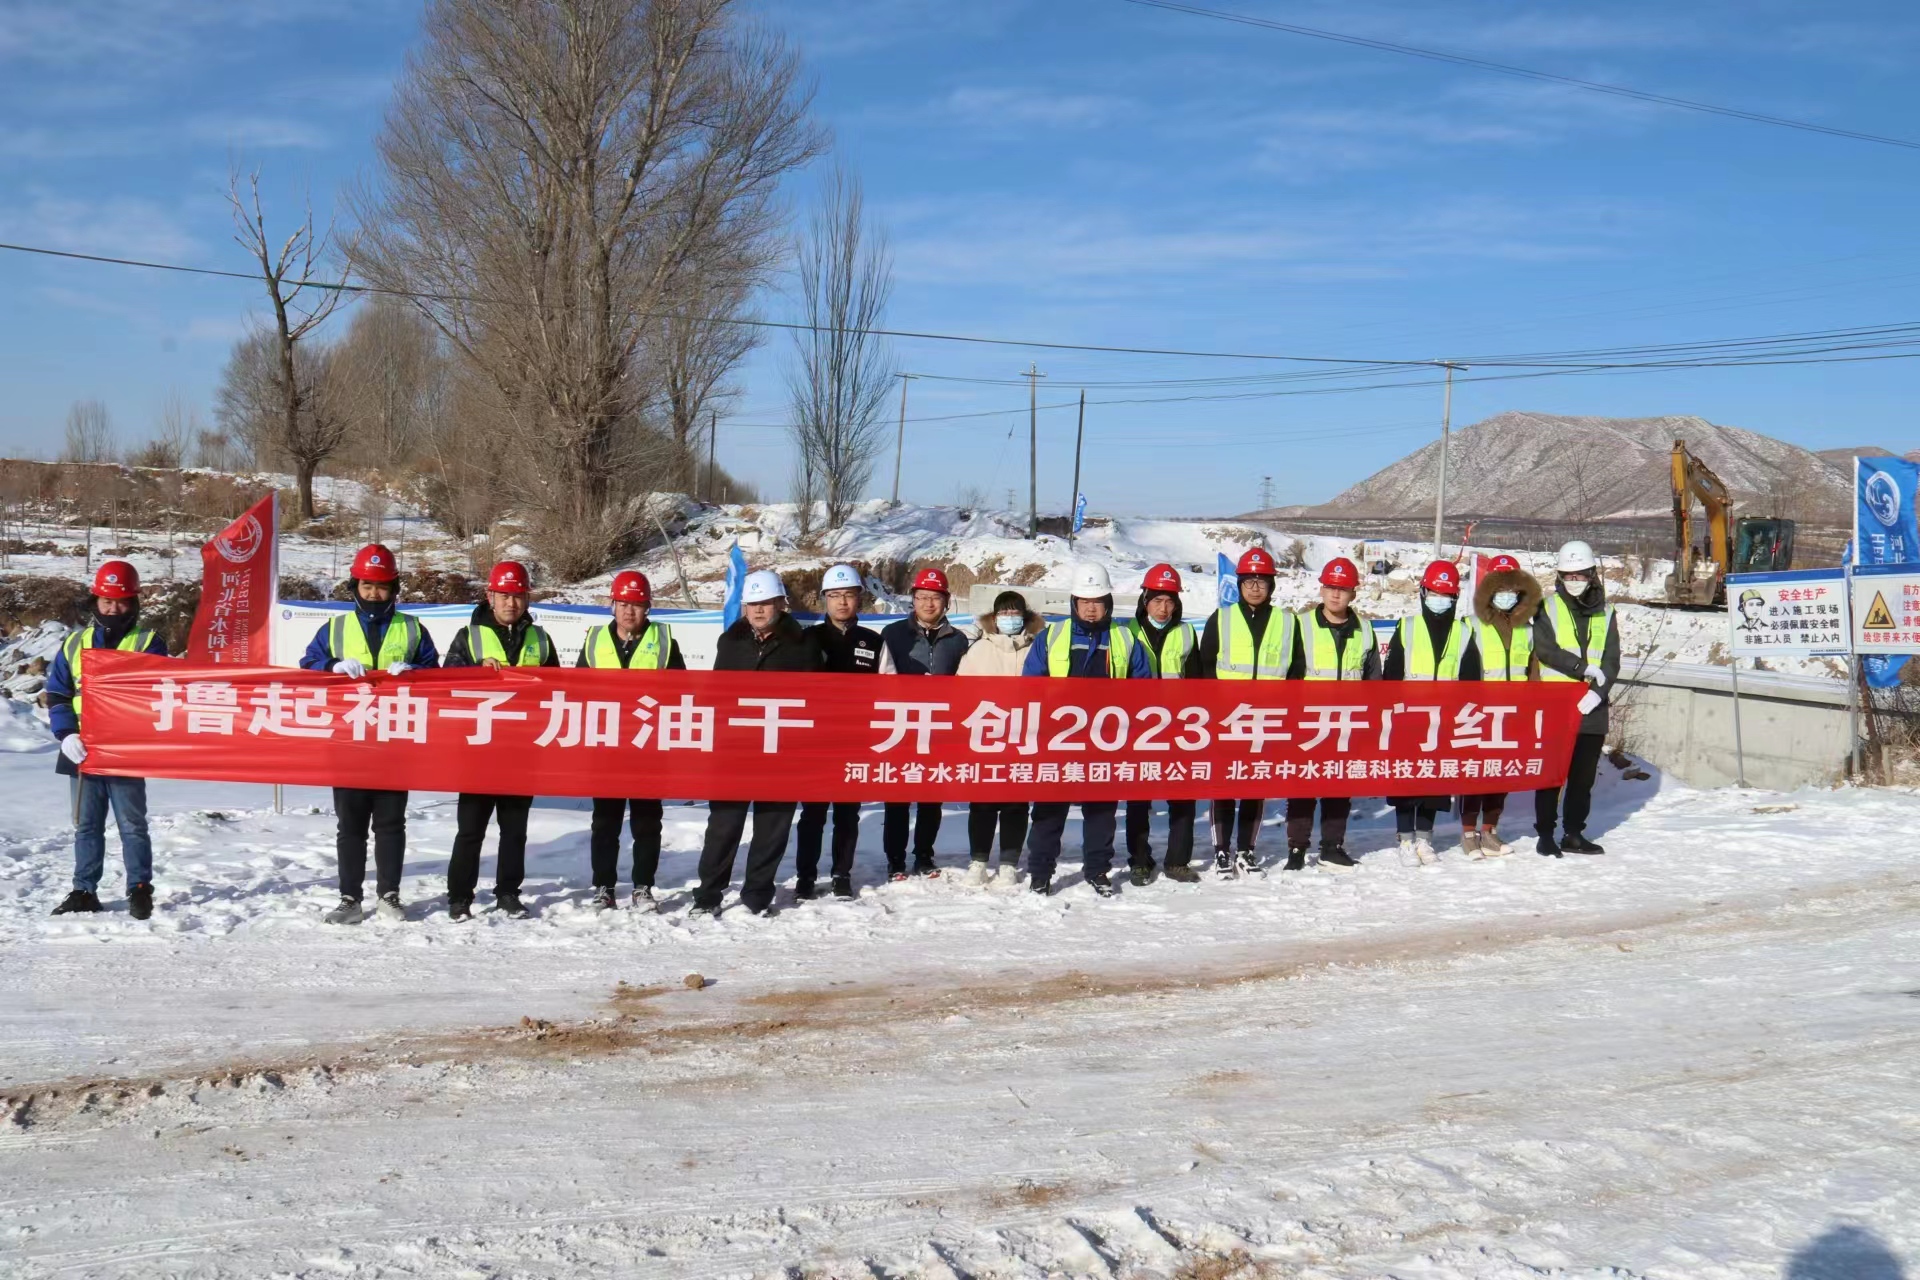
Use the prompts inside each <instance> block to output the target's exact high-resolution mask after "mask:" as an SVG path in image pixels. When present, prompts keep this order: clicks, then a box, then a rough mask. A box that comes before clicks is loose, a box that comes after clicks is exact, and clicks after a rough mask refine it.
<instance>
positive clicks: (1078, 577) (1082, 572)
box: [1071, 564, 1113, 600]
mask: <svg viewBox="0 0 1920 1280" xmlns="http://www.w3.org/2000/svg"><path fill="white" fill-rule="evenodd" d="M1071 594H1072V595H1073V597H1074V599H1076V600H1099V599H1101V598H1102V597H1104V596H1110V595H1112V594H1113V579H1112V578H1110V577H1108V576H1107V566H1105V565H1103V564H1077V565H1075V566H1074V567H1073V590H1072V593H1071Z"/></svg>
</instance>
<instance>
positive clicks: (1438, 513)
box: [1433, 360, 1467, 560]
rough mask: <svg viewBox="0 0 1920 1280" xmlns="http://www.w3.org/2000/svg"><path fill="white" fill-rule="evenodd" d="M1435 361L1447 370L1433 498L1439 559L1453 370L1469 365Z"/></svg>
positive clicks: (1436, 549) (1436, 557)
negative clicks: (1435, 485) (1437, 487)
mask: <svg viewBox="0 0 1920 1280" xmlns="http://www.w3.org/2000/svg"><path fill="white" fill-rule="evenodd" d="M1435 363H1436V364H1438V365H1440V366H1441V367H1442V368H1444V369H1446V371H1447V391H1446V399H1445V400H1443V401H1442V402H1441V409H1440V490H1439V492H1438V493H1436V494H1435V495H1434V498H1433V558H1434V559H1435V560H1439V559H1442V558H1443V557H1442V555H1441V551H1440V531H1441V526H1442V525H1443V524H1444V523H1445V521H1446V518H1447V442H1448V440H1449V438H1450V437H1451V436H1452V434H1453V371H1454V370H1455V369H1464V368H1466V367H1467V366H1465V365H1463V364H1454V363H1452V362H1451V361H1447V360H1438V361H1435Z"/></svg>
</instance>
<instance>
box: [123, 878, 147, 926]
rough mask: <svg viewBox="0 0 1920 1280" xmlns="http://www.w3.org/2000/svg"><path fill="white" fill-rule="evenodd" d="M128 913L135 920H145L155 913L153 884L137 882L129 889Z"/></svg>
mask: <svg viewBox="0 0 1920 1280" xmlns="http://www.w3.org/2000/svg"><path fill="white" fill-rule="evenodd" d="M127 914H128V915H130V916H132V917H133V918H134V919H135V920H145V919H146V918H147V917H148V916H150V915H152V914H153V886H152V885H150V884H137V885H135V886H133V888H131V889H129V890H127Z"/></svg>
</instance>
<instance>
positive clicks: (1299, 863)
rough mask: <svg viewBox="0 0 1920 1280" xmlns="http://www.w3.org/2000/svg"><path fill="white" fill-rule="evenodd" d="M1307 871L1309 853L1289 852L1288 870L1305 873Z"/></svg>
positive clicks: (1303, 851)
mask: <svg viewBox="0 0 1920 1280" xmlns="http://www.w3.org/2000/svg"><path fill="white" fill-rule="evenodd" d="M1306 869H1307V851H1306V850H1305V849H1289V850H1287V865H1286V870H1288V871H1305V870H1306Z"/></svg>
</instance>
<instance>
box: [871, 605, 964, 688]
mask: <svg viewBox="0 0 1920 1280" xmlns="http://www.w3.org/2000/svg"><path fill="white" fill-rule="evenodd" d="M880 642H881V644H883V645H884V646H886V661H884V662H883V663H882V664H881V667H880V670H881V671H882V672H883V673H885V674H888V675H901V676H950V675H953V674H955V673H957V672H958V671H959V670H960V659H962V658H964V657H966V656H967V644H968V641H967V637H966V636H965V634H963V633H962V632H961V631H960V629H959V628H958V627H956V626H954V625H953V624H952V623H951V622H948V621H947V620H946V619H945V618H942V619H940V625H939V626H938V627H935V628H934V629H933V630H932V631H929V630H927V629H926V628H925V627H923V626H921V625H920V620H919V619H918V618H902V619H900V620H899V621H898V622H891V623H888V624H887V629H886V630H885V631H882V632H881V633H880Z"/></svg>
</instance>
